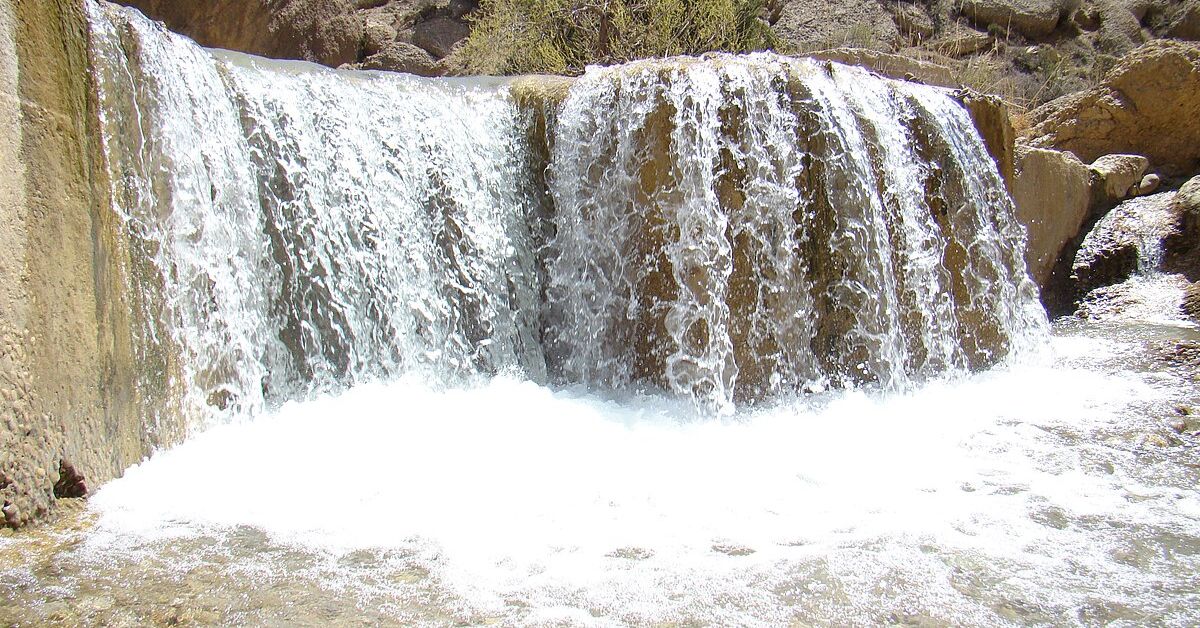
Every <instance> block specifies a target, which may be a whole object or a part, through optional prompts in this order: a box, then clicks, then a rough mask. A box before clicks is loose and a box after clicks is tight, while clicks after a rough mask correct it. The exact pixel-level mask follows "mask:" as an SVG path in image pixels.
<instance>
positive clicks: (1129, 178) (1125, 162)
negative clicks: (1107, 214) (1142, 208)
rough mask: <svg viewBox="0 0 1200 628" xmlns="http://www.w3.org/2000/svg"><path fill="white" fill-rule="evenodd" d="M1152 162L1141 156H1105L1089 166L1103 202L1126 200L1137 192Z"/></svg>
mask: <svg viewBox="0 0 1200 628" xmlns="http://www.w3.org/2000/svg"><path fill="white" fill-rule="evenodd" d="M1148 167H1150V160H1149V159H1146V158H1145V157H1142V156H1141V155H1105V156H1103V157H1100V158H1099V159H1096V160H1095V161H1093V162H1092V165H1090V166H1088V169H1089V170H1091V172H1092V176H1093V177H1094V179H1095V181H1096V187H1097V191H1098V192H1099V194H1100V195H1101V198H1100V199H1098V200H1100V201H1101V202H1108V203H1115V202H1117V201H1122V200H1125V199H1126V198H1129V196H1131V195H1133V193H1135V192H1136V191H1137V188H1138V184H1139V183H1140V182H1141V180H1142V176H1143V175H1145V173H1146V168H1148Z"/></svg>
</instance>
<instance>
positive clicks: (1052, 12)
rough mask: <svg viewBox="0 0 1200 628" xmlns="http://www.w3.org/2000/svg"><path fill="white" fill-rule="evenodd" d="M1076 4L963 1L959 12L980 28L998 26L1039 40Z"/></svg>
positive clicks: (1043, 0)
mask: <svg viewBox="0 0 1200 628" xmlns="http://www.w3.org/2000/svg"><path fill="white" fill-rule="evenodd" d="M1078 5H1079V2H1078V1H1077V0H965V1H964V2H963V3H962V8H961V9H960V11H961V12H962V14H963V16H965V17H966V18H967V19H969V20H971V21H972V22H974V23H975V24H976V25H978V26H980V27H982V28H989V27H998V28H1000V29H1003V30H1005V31H1008V32H1016V33H1019V34H1021V35H1023V36H1025V37H1028V38H1030V39H1041V38H1043V37H1046V36H1047V35H1049V34H1050V33H1053V32H1054V29H1055V28H1057V27H1058V22H1059V20H1061V19H1062V18H1063V17H1065V16H1067V15H1070V13H1071V11H1073V10H1074V9H1075V8H1077V7H1078Z"/></svg>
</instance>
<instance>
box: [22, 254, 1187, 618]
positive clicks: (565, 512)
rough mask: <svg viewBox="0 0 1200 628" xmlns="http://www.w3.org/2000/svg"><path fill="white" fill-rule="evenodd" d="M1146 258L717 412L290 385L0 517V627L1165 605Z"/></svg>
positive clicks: (1160, 464)
mask: <svg viewBox="0 0 1200 628" xmlns="http://www.w3.org/2000/svg"><path fill="white" fill-rule="evenodd" d="M1173 281H1174V280H1173V279H1172V278H1170V277H1161V276H1160V277H1155V278H1151V279H1138V280H1135V281H1134V282H1133V284H1131V286H1130V287H1129V289H1127V290H1126V299H1125V300H1124V301H1123V306H1124V309H1125V310H1126V311H1132V312H1134V313H1135V314H1134V315H1128V314H1116V313H1114V312H1111V311H1110V312H1107V313H1106V312H1104V311H1102V310H1100V309H1099V308H1093V309H1092V313H1091V316H1092V318H1091V319H1087V320H1083V319H1063V320H1060V321H1058V322H1057V323H1056V324H1055V326H1054V333H1053V336H1052V338H1051V340H1050V341H1049V344H1048V346H1046V347H1045V348H1044V351H1042V352H1041V353H1040V354H1039V355H1026V356H1022V357H1021V358H1019V359H1014V360H1010V361H1009V362H1008V363H1005V364H1002V365H1000V366H998V367H996V368H994V369H992V370H990V371H986V372H982V373H978V374H975V375H970V376H966V377H961V378H957V379H948V380H940V381H935V382H933V383H930V384H928V385H925V386H924V387H921V388H920V389H918V390H916V391H914V392H911V393H908V394H891V395H882V394H876V393H871V392H864V391H841V392H836V393H826V394H825V395H810V396H807V397H804V398H800V399H792V400H789V401H782V402H779V403H777V404H775V405H773V406H771V407H766V408H757V409H752V410H744V411H741V412H739V413H738V414H737V415H735V416H732V417H729V418H726V419H721V420H713V419H705V420H698V419H696V418H695V417H694V416H693V415H692V412H694V410H693V409H692V406H690V405H688V406H679V405H676V404H675V402H671V401H666V400H662V399H657V398H652V397H643V398H601V397H598V396H596V395H594V394H588V393H585V392H581V391H575V390H564V389H552V388H547V387H543V386H540V385H536V384H533V383H530V382H528V381H521V380H520V379H517V378H512V377H497V378H495V379H492V380H490V381H481V382H479V383H478V385H476V386H472V387H458V388H439V387H437V386H431V385H428V384H425V383H422V382H419V381H399V382H394V383H390V384H366V385H360V386H358V387H355V388H353V389H351V390H349V391H347V392H345V393H343V394H341V395H337V396H331V397H323V398H319V399H316V400H313V401H310V402H305V403H292V404H288V405H287V406H285V407H284V408H283V409H281V410H280V411H279V412H276V413H271V414H267V415H264V416H261V417H259V418H258V419H256V420H253V421H249V422H244V423H239V424H233V425H227V426H221V427H216V428H213V429H210V430H209V431H207V432H205V433H203V434H200V435H199V436H196V437H194V438H192V439H191V440H189V441H188V442H186V443H184V444H183V445H182V446H179V447H177V448H175V449H172V450H170V451H166V452H163V453H160V454H158V455H156V456H155V457H153V458H152V459H150V460H149V461H147V462H145V463H143V464H142V465H140V466H138V467H136V468H133V469H131V470H129V471H128V472H127V473H126V474H125V477H124V478H122V479H120V480H118V481H115V482H112V483H111V484H109V485H107V486H105V487H104V488H102V489H101V490H100V491H99V492H98V493H97V494H96V495H95V496H94V497H93V498H91V499H90V501H89V502H88V503H87V506H86V507H83V506H82V505H80V506H75V507H67V508H65V509H64V511H65V512H64V513H63V514H62V516H61V517H60V518H59V519H58V520H57V521H56V522H55V523H53V524H51V525H46V526H43V527H40V528H36V529H33V530H29V531H26V532H21V533H17V534H15V535H14V534H8V535H7V536H3V537H0V547H2V548H3V554H4V556H5V557H6V559H5V563H4V564H3V565H2V566H0V623H3V624H6V625H7V624H13V625H21V626H24V625H43V624H51V625H131V626H132V625H145V624H155V625H175V624H185V625H190V624H197V625H204V624H246V625H331V624H332V625H358V624H362V625H377V624H381V623H384V624H387V623H403V624H409V625H446V624H458V625H479V624H496V625H572V626H573V625H622V624H639V625H647V624H654V625H783V624H791V625H847V624H858V625H862V624H899V625H923V626H924V625H981V626H989V625H1045V624H1054V625H1097V624H1106V623H1114V624H1115V625H1175V626H1182V625H1194V624H1196V623H1197V622H1198V621H1200V610H1198V609H1200V575H1198V574H1200V494H1198V493H1197V490H1196V487H1197V482H1198V480H1200V456H1198V452H1200V450H1198V448H1197V445H1198V443H1200V420H1198V419H1197V417H1194V416H1192V415H1190V414H1189V413H1190V412H1191V411H1192V409H1193V408H1195V407H1197V405H1200V395H1198V394H1197V380H1196V378H1197V363H1198V361H1200V355H1198V354H1200V332H1198V331H1197V330H1196V328H1195V327H1194V326H1191V325H1189V324H1187V323H1183V322H1180V321H1178V320H1175V317H1174V316H1173V315H1171V314H1170V312H1171V311H1172V310H1171V307H1172V299H1174V300H1176V301H1175V302H1176V303H1177V299H1178V294H1177V292H1176V291H1175V290H1173V289H1172V288H1173V286H1172V282H1173ZM1133 301H1140V302H1146V301H1150V302H1153V303H1156V304H1157V305H1156V306H1155V307H1149V306H1147V307H1143V308H1140V309H1139V308H1135V307H1130V303H1131V302H1133ZM1139 312H1140V314H1138V313H1139ZM1152 312H1153V313H1156V315H1157V318H1156V317H1151V316H1147V315H1148V314H1150V313H1152ZM1164 313H1166V314H1164ZM1138 316H1140V318H1138Z"/></svg>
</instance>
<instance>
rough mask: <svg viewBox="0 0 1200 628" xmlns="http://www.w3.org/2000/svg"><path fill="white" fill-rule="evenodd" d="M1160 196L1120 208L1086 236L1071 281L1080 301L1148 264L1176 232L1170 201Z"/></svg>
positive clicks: (1074, 292)
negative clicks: (1143, 262)
mask: <svg viewBox="0 0 1200 628" xmlns="http://www.w3.org/2000/svg"><path fill="white" fill-rule="evenodd" d="M1172 196H1173V195H1172V194H1171V193H1169V192H1167V193H1161V194H1153V195H1150V196H1144V197H1139V198H1135V199H1131V200H1128V201H1125V202H1123V203H1121V204H1120V205H1117V206H1116V207H1115V208H1113V210H1112V211H1110V212H1109V213H1108V214H1106V215H1105V216H1104V217H1103V218H1102V219H1100V221H1099V222H1097V223H1096V226H1095V227H1093V228H1092V230H1091V231H1090V232H1088V234H1087V236H1086V237H1084V239H1083V243H1082V244H1081V245H1080V247H1079V251H1078V252H1077V253H1076V254H1075V260H1074V262H1073V263H1072V265H1071V276H1070V282H1071V284H1072V291H1073V294H1074V295H1075V298H1076V299H1077V300H1078V299H1080V298H1082V297H1083V296H1084V295H1086V294H1087V293H1088V292H1091V291H1092V290H1095V289H1097V288H1100V287H1103V286H1109V285H1113V284H1116V283H1120V282H1122V281H1125V280H1126V279H1128V278H1129V277H1131V276H1132V275H1133V273H1134V272H1136V271H1137V270H1138V267H1139V261H1140V260H1145V261H1147V262H1149V261H1150V260H1152V258H1154V257H1155V256H1156V253H1157V251H1159V250H1160V249H1161V247H1162V242H1163V240H1164V239H1165V238H1166V237H1167V236H1168V235H1169V234H1170V233H1172V232H1173V230H1174V229H1175V220H1174V218H1173V215H1172V212H1171V208H1170V201H1171V198H1172Z"/></svg>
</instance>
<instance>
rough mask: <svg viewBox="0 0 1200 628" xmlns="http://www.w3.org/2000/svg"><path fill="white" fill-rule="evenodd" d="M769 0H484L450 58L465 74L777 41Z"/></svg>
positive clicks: (575, 66) (749, 47) (549, 68)
mask: <svg viewBox="0 0 1200 628" xmlns="http://www.w3.org/2000/svg"><path fill="white" fill-rule="evenodd" d="M769 10H770V5H769V0H483V2H482V3H481V5H480V9H479V11H478V13H477V16H478V17H477V18H476V19H475V24H474V27H473V29H472V31H471V35H470V37H469V38H468V39H467V41H466V43H465V44H464V45H463V46H462V48H460V49H459V50H458V51H457V52H456V53H455V54H454V55H453V59H452V60H451V61H452V63H453V64H454V65H455V66H456V69H457V70H458V71H460V72H463V73H469V74H499V75H510V74H567V75H575V74H580V73H582V72H583V69H584V68H585V67H586V66H588V65H589V64H614V63H623V62H626V61H632V60H634V59H642V58H647V57H664V56H672V55H680V54H699V53H703V52H711V51H724V52H751V51H756V50H769V49H773V48H775V47H776V46H777V45H778V44H779V41H778V39H777V38H776V36H775V33H774V32H773V31H772V30H771V27H770V26H769V25H768V24H767V23H766V21H764V20H763V19H762V18H763V16H764V15H765V14H766V13H767V12H768V11H769Z"/></svg>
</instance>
